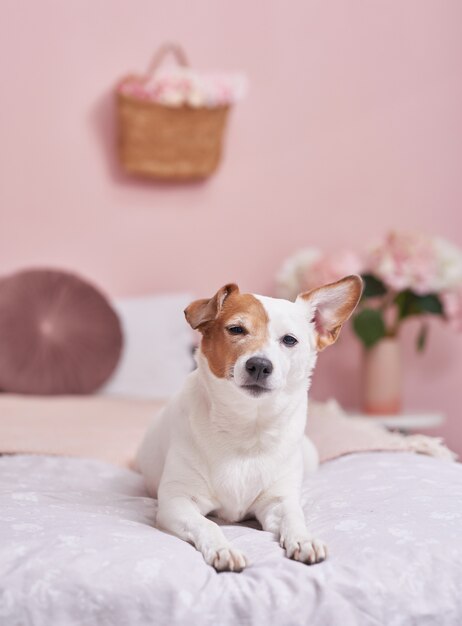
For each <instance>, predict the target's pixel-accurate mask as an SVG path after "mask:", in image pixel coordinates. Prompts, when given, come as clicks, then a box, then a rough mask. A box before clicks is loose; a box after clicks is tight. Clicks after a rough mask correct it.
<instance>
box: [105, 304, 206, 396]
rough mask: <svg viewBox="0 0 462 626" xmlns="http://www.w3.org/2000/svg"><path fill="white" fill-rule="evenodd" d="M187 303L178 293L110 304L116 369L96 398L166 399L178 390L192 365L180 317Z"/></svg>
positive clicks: (188, 338) (189, 337)
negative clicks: (117, 338)
mask: <svg viewBox="0 0 462 626" xmlns="http://www.w3.org/2000/svg"><path fill="white" fill-rule="evenodd" d="M192 300H193V298H192V297H191V296H189V295H188V294H185V293H178V294H165V295H156V296H146V297H140V298H124V299H120V300H116V301H115V302H114V303H113V305H114V308H115V309H116V311H117V313H118V315H119V318H120V321H121V324H122V331H123V336H124V345H123V349H122V355H121V358H120V361H119V364H118V366H117V368H116V370H115V372H114V374H113V375H112V376H111V378H110V379H109V381H108V382H107V383H106V385H105V386H104V387H103V388H102V390H101V393H103V394H106V395H119V396H129V397H130V396H131V397H143V398H166V397H168V396H171V395H172V394H174V393H175V392H177V391H178V390H179V389H180V387H181V385H182V383H183V381H184V378H185V376H186V375H187V374H188V373H189V372H190V371H191V370H192V369H193V365H194V364H193V357H192V345H193V332H192V330H191V328H190V327H189V326H188V324H187V322H186V320H185V318H184V314H183V311H184V309H185V308H186V306H187V305H188V304H189V303H190V302H191V301H192Z"/></svg>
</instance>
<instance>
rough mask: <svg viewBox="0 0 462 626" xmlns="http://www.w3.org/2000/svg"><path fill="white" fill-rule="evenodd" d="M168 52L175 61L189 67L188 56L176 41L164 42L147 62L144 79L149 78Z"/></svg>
mask: <svg viewBox="0 0 462 626" xmlns="http://www.w3.org/2000/svg"><path fill="white" fill-rule="evenodd" d="M169 54H170V55H173V56H174V57H175V60H176V62H177V63H178V65H180V66H181V67H189V61H188V57H187V56H186V54H185V52H184V50H183V48H182V47H181V46H179V45H178V44H176V43H166V44H164V45H163V46H161V47H160V48H159V49H158V50H157V52H156V53H155V54H154V56H153V57H152V60H151V63H150V64H149V66H148V69H147V72H146V74H145V77H146V79H148V78H151V76H152V75H153V74H154V72H155V71H156V70H157V68H158V67H159V66H160V65H161V63H162V62H163V60H164V59H165V57H167V56H168V55H169Z"/></svg>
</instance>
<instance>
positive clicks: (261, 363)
mask: <svg viewBox="0 0 462 626" xmlns="http://www.w3.org/2000/svg"><path fill="white" fill-rule="evenodd" d="M245 369H246V371H247V373H248V374H249V375H250V377H251V378H253V380H255V382H258V381H260V380H264V379H265V378H267V377H268V376H269V375H270V374H271V372H272V371H273V364H272V363H271V361H270V360H268V359H264V358H263V357H260V356H253V357H251V358H250V359H249V360H248V361H247V363H246V364H245Z"/></svg>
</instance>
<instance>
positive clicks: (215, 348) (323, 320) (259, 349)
mask: <svg viewBox="0 0 462 626" xmlns="http://www.w3.org/2000/svg"><path fill="white" fill-rule="evenodd" d="M361 292H362V280H361V278H360V277H359V276H347V277H346V278H343V279H342V280H339V281H338V282H336V283H332V284H329V285H325V286H324V287H319V288H318V289H313V290H312V291H309V292H307V293H302V294H300V295H299V296H298V297H297V299H296V301H295V302H289V301H288V300H281V299H277V298H268V297H264V296H257V295H252V294H243V293H240V291H239V288H238V286H237V285H235V284H229V285H225V286H224V287H222V288H221V289H219V290H218V292H217V293H216V294H215V295H214V296H213V298H210V299H203V300H196V301H194V302H192V303H191V304H190V305H189V306H188V307H187V308H186V310H185V316H186V319H187V321H188V323H189V324H190V325H191V326H192V328H194V329H197V330H199V331H200V332H201V334H202V341H201V346H200V351H201V352H202V354H203V355H204V357H205V359H206V362H207V364H208V368H209V370H210V371H211V372H212V374H213V375H214V376H216V377H218V378H219V379H222V380H226V381H229V384H230V385H234V386H235V387H237V388H238V389H239V390H240V391H241V392H242V393H244V394H247V395H248V396H253V397H261V396H264V395H265V396H266V395H268V394H270V393H271V392H275V391H281V390H286V391H289V392H290V390H292V389H296V388H298V387H299V386H300V385H303V384H305V383H306V384H308V380H309V377H310V374H311V371H312V369H313V366H314V364H315V362H316V354H317V352H318V351H319V350H323V349H324V348H325V347H326V346H328V345H330V344H332V343H333V342H334V341H335V340H336V339H337V337H338V335H339V332H340V329H341V327H342V324H343V323H344V322H345V321H346V320H347V319H348V318H349V317H350V315H351V314H352V312H353V311H354V309H355V307H356V305H357V304H358V302H359V299H360V297H361Z"/></svg>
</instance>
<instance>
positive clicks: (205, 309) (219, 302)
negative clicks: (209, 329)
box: [184, 283, 239, 330]
mask: <svg viewBox="0 0 462 626" xmlns="http://www.w3.org/2000/svg"><path fill="white" fill-rule="evenodd" d="M232 293H239V287H238V286H237V285H236V284H234V283H230V284H229V285H225V286H224V287H222V288H221V289H219V290H218V291H217V293H216V294H215V295H214V296H213V298H210V299H207V298H204V299H203V300H195V301H194V302H191V304H190V305H189V306H187V307H186V309H185V310H184V314H185V317H186V321H187V322H188V324H189V325H190V326H191V327H192V328H194V330H200V329H201V326H202V325H203V324H206V323H207V322H212V321H213V320H214V319H216V318H217V317H218V315H219V314H220V311H221V309H222V308H223V304H224V303H225V300H226V298H228V296H230V295H231V294H232Z"/></svg>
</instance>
